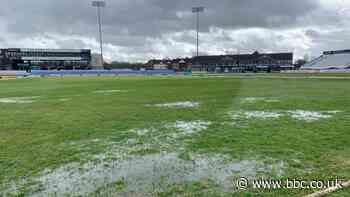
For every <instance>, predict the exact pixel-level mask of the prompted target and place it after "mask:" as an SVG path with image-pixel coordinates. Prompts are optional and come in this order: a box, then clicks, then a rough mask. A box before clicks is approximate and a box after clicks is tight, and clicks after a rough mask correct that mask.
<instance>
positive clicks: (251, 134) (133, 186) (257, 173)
mask: <svg viewBox="0 0 350 197" xmlns="http://www.w3.org/2000/svg"><path fill="white" fill-rule="evenodd" d="M349 83H350V80H348V79H346V78H342V79H337V78H332V77H329V76H328V77H327V78H325V79H321V78H319V77H317V78H304V77H299V78H297V77H296V78H278V77H276V76H274V77H271V78H268V77H267V78H254V77H246V78H238V77H230V76H228V77H213V78H210V77H147V78H146V77H126V78H113V77H106V78H104V77H82V78H79V77H76V78H37V79H19V80H11V81H0V90H1V91H0V125H1V127H0V170H1V172H0V196H16V195H24V196H171V195H175V196H245V195H258V196H261V195H266V196H302V195H304V194H309V193H312V192H313V191H312V190H286V189H278V190H254V189H252V188H249V189H248V190H246V191H241V190H237V188H236V186H235V184H234V183H235V180H236V179H238V178H239V177H247V178H249V179H255V178H261V177H267V178H274V179H284V178H285V179H286V178H290V179H293V178H297V179H304V180H314V179H317V180H332V179H335V178H337V177H339V178H343V179H350V159H349V158H350V145H349V141H350V132H349V128H350V121H349V120H350V100H349V96H350V86H349ZM349 192H350V191H348V190H343V191H340V192H339V193H335V194H334V195H335V196H337V195H340V196H341V195H343V194H344V195H346V194H348V193H349Z"/></svg>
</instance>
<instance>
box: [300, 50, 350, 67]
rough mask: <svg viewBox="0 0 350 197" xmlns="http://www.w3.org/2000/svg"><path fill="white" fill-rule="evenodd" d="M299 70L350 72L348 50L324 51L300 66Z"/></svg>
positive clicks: (349, 54)
mask: <svg viewBox="0 0 350 197" xmlns="http://www.w3.org/2000/svg"><path fill="white" fill-rule="evenodd" d="M301 70H304V71H308V70H310V71H341V72H346V71H348V72H350V50H341V51H325V52H323V55H321V56H320V57H318V58H316V59H314V60H312V61H311V62H309V63H307V64H305V65H304V66H302V68H301Z"/></svg>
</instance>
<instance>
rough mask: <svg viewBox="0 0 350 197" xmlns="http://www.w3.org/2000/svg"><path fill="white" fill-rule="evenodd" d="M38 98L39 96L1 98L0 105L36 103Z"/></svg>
mask: <svg viewBox="0 0 350 197" xmlns="http://www.w3.org/2000/svg"><path fill="white" fill-rule="evenodd" d="M38 98H39V96H30V97H10V98H0V103H19V104H28V103H34V102H35V101H36V99H38Z"/></svg>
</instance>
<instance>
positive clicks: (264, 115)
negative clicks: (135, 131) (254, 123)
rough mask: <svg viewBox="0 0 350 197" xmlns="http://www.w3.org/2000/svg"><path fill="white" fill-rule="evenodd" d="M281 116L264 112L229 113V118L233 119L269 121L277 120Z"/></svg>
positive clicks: (276, 113)
mask: <svg viewBox="0 0 350 197" xmlns="http://www.w3.org/2000/svg"><path fill="white" fill-rule="evenodd" d="M281 116H282V114H281V113H278V112H266V111H237V112H234V113H231V117H232V118H233V119H242V118H247V119H256V118H258V119H271V118H279V117H281Z"/></svg>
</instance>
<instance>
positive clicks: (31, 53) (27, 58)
mask: <svg viewBox="0 0 350 197" xmlns="http://www.w3.org/2000/svg"><path fill="white" fill-rule="evenodd" d="M90 63H91V50H90V49H27V48H23V49H20V48H10V49H0V70H31V69H41V70H52V69H67V70H69V69H88V68H89V67H90V66H91V65H90Z"/></svg>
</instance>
